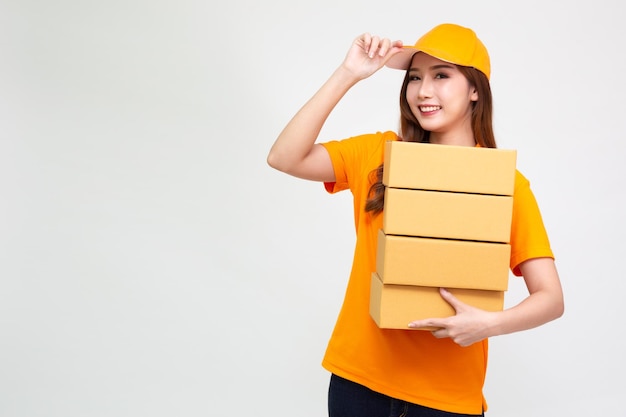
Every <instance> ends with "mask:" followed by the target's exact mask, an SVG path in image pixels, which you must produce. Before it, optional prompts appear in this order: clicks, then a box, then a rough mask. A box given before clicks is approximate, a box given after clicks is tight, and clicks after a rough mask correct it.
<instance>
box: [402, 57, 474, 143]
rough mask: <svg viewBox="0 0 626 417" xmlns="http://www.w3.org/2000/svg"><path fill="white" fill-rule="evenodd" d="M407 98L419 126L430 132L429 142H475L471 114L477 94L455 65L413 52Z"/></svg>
mask: <svg viewBox="0 0 626 417" xmlns="http://www.w3.org/2000/svg"><path fill="white" fill-rule="evenodd" d="M406 99H407V102H408V104H409V106H410V107H411V111H412V112H413V114H414V115H415V117H416V118H417V120H418V122H419V124H420V125H421V126H422V128H423V129H424V130H428V131H430V132H431V134H430V141H431V142H432V143H441V142H448V143H452V142H460V143H459V144H466V145H473V144H474V136H473V133H472V126H471V113H472V102H473V101H476V100H478V93H477V92H476V89H475V88H474V87H472V86H471V85H470V83H469V82H468V80H467V78H465V76H464V75H463V74H462V73H461V72H460V71H459V69H458V68H457V67H456V65H454V64H450V63H448V62H445V61H442V60H440V59H437V58H434V57H432V56H430V55H427V54H425V53H423V52H418V53H417V54H415V56H414V57H413V60H412V62H411V66H410V68H409V81H408V84H407V89H406Z"/></svg>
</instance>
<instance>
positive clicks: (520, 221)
mask: <svg viewBox="0 0 626 417" xmlns="http://www.w3.org/2000/svg"><path fill="white" fill-rule="evenodd" d="M385 65H387V66H388V67H391V68H396V69H402V70H405V71H406V75H405V78H404V82H403V84H402V88H401V93H400V113H401V116H400V132H399V134H395V133H393V132H378V133H373V134H366V135H360V136H355V137H351V138H348V139H344V140H339V141H327V142H323V143H316V141H317V139H318V135H319V132H320V130H321V128H322V126H323V124H324V122H325V121H326V119H327V117H328V115H329V114H330V112H331V111H332V110H333V108H334V107H335V105H336V104H337V103H338V102H339V100H340V99H341V98H342V97H343V96H344V95H345V94H346V93H347V92H348V90H349V89H350V88H351V87H352V86H354V85H355V84H356V83H357V82H359V81H360V80H363V79H365V78H367V77H369V76H371V75H372V74H373V73H375V72H376V71H378V70H379V69H380V68H382V67H383V66H385ZM489 77H490V61H489V55H488V53H487V50H486V49H485V47H484V45H483V44H482V42H481V41H480V40H479V39H478V38H477V37H476V34H475V33H474V31H472V30H471V29H469V28H465V27H462V26H458V25H454V24H442V25H439V26H436V27H435V28H433V29H432V30H430V31H429V32H427V33H426V34H425V35H424V36H422V37H421V38H420V39H419V40H418V41H417V43H416V44H415V45H413V46H403V44H402V42H400V41H394V42H392V41H390V40H389V39H386V38H379V37H377V36H372V35H370V34H367V33H365V34H362V35H360V36H358V37H357V38H356V39H355V40H354V42H353V43H352V46H351V48H350V50H349V51H348V54H347V55H346V57H345V59H344V61H343V62H342V64H341V65H340V66H339V67H338V68H337V69H336V70H335V71H334V73H333V74H332V75H331V77H330V78H329V79H328V80H327V81H326V82H325V83H324V85H322V87H321V88H320V89H319V90H318V91H317V93H316V94H315V95H314V96H313V97H312V98H311V99H310V100H309V101H308V102H307V103H306V104H305V105H304V106H303V107H302V108H301V109H300V110H299V111H298V113H297V114H296V115H295V116H294V117H293V118H292V119H291V121H290V122H289V123H288V124H287V126H286V127H285V128H284V130H283V131H282V132H281V133H280V135H279V136H278V138H277V139H276V141H275V143H274V145H273V146H272V148H271V150H270V153H269V155H268V159H267V160H268V163H269V165H270V166H271V167H273V168H275V169H278V170H280V171H282V172H285V173H287V174H290V175H293V176H296V177H300V178H304V179H308V180H314V181H321V182H323V183H324V186H325V188H326V190H327V191H328V192H330V193H334V192H338V191H341V190H346V189H349V190H350V191H351V192H352V194H353V197H354V216H355V225H356V232H357V238H356V248H355V252H354V259H353V265H352V271H351V274H350V279H349V282H348V286H347V289H346V294H345V299H344V303H343V305H342V309H341V311H340V314H339V317H338V320H337V323H336V326H335V329H334V331H333V334H332V336H331V339H330V341H329V344H328V348H327V350H326V354H325V356H324V360H323V366H324V368H326V369H327V370H328V371H330V372H331V382H330V388H329V400H328V405H329V415H330V416H331V417H369V416H372V417H374V416H376V417H388V416H396V415H397V416H407V417H410V416H454V415H483V413H484V411H485V410H486V402H485V399H484V397H483V393H482V389H483V384H484V381H485V373H486V367H487V347H488V345H487V340H488V338H489V337H491V336H496V335H502V334H506V333H511V332H517V331H522V330H526V329H530V328H533V327H537V326H540V325H542V324H544V323H546V322H548V321H551V320H553V319H556V318H558V317H560V316H561V315H562V314H563V294H562V290H561V285H560V280H559V277H558V273H557V270H556V267H555V264H554V256H553V253H552V251H551V248H550V244H549V240H548V237H547V234H546V231H545V228H544V225H543V222H542V219H541V214H540V212H539V209H538V207H537V204H536V201H535V199H534V196H533V194H532V191H531V189H530V186H529V182H528V181H527V180H526V179H525V178H524V177H523V176H522V174H521V173H519V172H517V173H516V180H515V191H514V196H513V201H514V203H513V221H512V223H513V224H512V231H511V240H510V243H511V269H512V271H513V273H514V274H515V275H517V276H523V278H524V280H525V282H526V285H527V287H528V291H529V295H528V297H527V298H526V299H524V300H523V301H522V302H521V303H519V304H518V305H516V306H514V307H512V308H508V309H505V310H504V311H499V312H487V311H482V310H479V309H477V308H473V307H471V306H469V305H467V304H464V303H462V302H460V301H459V300H458V299H456V298H455V297H454V296H453V295H452V294H450V293H449V292H447V291H446V290H445V289H441V291H440V293H441V297H443V298H444V299H445V300H446V301H447V302H448V303H449V304H451V305H452V307H454V309H455V311H456V314H455V315H454V316H451V317H447V318H432V319H426V320H419V321H415V322H412V323H410V324H408V325H407V330H389V329H380V328H378V327H377V325H376V324H375V322H374V321H373V320H372V319H371V317H370V315H369V285H370V277H371V273H372V271H374V270H375V263H376V245H377V233H378V230H379V229H381V228H382V215H381V212H382V210H383V208H384V201H383V196H384V186H383V185H382V181H381V178H382V169H383V166H382V162H383V149H384V144H385V142H386V141H392V140H403V141H413V142H428V143H434V144H443V145H460V146H481V147H490V148H495V147H496V142H495V139H494V134H493V128H492V99H491V90H490V87H489ZM411 328H416V329H418V328H434V329H436V330H434V331H426V330H411Z"/></svg>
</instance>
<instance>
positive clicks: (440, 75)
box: [435, 72, 450, 79]
mask: <svg viewBox="0 0 626 417" xmlns="http://www.w3.org/2000/svg"><path fill="white" fill-rule="evenodd" d="M435 78H438V79H442V78H450V77H448V74H445V73H443V72H438V73H437V75H435Z"/></svg>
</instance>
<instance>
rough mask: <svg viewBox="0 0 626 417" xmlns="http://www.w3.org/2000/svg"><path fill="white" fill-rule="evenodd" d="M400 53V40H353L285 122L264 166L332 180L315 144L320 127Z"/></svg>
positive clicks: (324, 154)
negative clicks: (338, 62) (353, 90)
mask: <svg viewBox="0 0 626 417" xmlns="http://www.w3.org/2000/svg"><path fill="white" fill-rule="evenodd" d="M400 50H402V42H401V41H395V42H391V41H390V40H389V39H380V38H378V37H377V36H371V35H369V34H367V33H366V34H363V35H360V36H359V37H357V38H356V39H355V40H354V42H353V43H352V46H351V47H350V50H349V51H348V54H347V55H346V58H345V59H344V61H343V62H342V64H341V65H340V66H339V67H338V68H337V69H336V70H335V71H334V72H333V74H332V75H331V76H330V78H329V79H328V80H327V81H326V82H325V83H324V85H322V87H321V88H320V89H319V90H318V91H317V92H316V93H315V95H313V97H312V98H311V99H310V100H309V101H308V102H307V103H306V104H305V105H304V106H303V107H302V108H301V109H300V110H299V111H298V113H296V115H295V116H294V117H293V118H292V119H291V120H290V121H289V123H287V126H285V128H284V129H283V131H282V132H281V133H280V135H279V136H278V138H277V139H276V141H275V142H274V145H273V146H272V148H271V149H270V152H269V155H268V157H267V163H268V164H269V165H270V166H271V167H272V168H275V169H277V170H279V171H282V172H285V173H287V174H290V175H293V176H296V177H300V178H304V179H309V180H314V181H328V182H331V181H334V180H335V173H334V171H333V167H332V164H331V161H330V158H329V156H328V152H326V150H325V149H324V147H323V146H322V145H320V144H316V143H315V141H316V140H317V137H318V135H319V133H320V131H321V129H322V126H323V125H324V123H325V122H326V119H327V118H328V116H329V115H330V112H331V111H332V110H333V109H334V108H335V106H336V105H337V103H339V101H340V100H341V98H342V97H343V96H344V95H345V94H346V93H347V92H348V90H349V89H350V88H351V87H352V86H354V85H355V84H356V83H357V82H359V81H360V80H362V79H365V78H367V77H369V76H370V75H372V74H373V73H374V72H376V71H378V70H379V69H380V68H381V67H382V66H383V65H384V64H385V63H386V62H387V61H388V60H389V58H391V57H392V56H393V55H395V54H396V53H397V52H399V51H400Z"/></svg>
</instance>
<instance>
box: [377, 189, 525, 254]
mask: <svg viewBox="0 0 626 417" xmlns="http://www.w3.org/2000/svg"><path fill="white" fill-rule="evenodd" d="M512 216H513V197H511V196H494V195H482V194H465V193H452V192H443V191H422V190H407V189H401V188H386V189H385V210H384V211H383V230H384V231H385V233H386V234H390V235H407V236H421V237H436V238H445V239H462V240H478V241H485V242H503V243H508V242H509V240H510V234H511V219H512Z"/></svg>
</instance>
